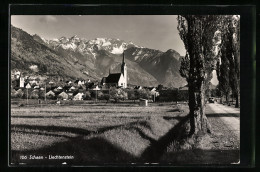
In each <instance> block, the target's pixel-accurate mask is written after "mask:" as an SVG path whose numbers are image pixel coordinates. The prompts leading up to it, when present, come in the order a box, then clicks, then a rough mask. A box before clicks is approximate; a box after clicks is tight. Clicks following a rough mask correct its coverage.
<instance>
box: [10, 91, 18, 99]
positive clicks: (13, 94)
mask: <svg viewBox="0 0 260 172" xmlns="http://www.w3.org/2000/svg"><path fill="white" fill-rule="evenodd" d="M16 97H17V92H16V90H15V89H11V98H16Z"/></svg>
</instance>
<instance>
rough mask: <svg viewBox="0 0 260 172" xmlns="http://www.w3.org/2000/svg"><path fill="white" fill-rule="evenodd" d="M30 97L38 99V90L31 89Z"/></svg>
mask: <svg viewBox="0 0 260 172" xmlns="http://www.w3.org/2000/svg"><path fill="white" fill-rule="evenodd" d="M30 98H31V99H38V98H39V91H38V90H34V91H32V92H31V95H30Z"/></svg>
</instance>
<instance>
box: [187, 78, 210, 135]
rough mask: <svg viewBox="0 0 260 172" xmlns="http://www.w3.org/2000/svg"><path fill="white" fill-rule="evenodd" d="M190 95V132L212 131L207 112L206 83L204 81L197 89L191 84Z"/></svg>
mask: <svg viewBox="0 0 260 172" xmlns="http://www.w3.org/2000/svg"><path fill="white" fill-rule="evenodd" d="M189 96H190V97H189V108H190V114H189V115H190V127H191V128H190V134H197V133H203V134H205V133H207V132H208V133H211V125H210V123H209V122H208V119H207V117H206V114H205V83H204V82H202V83H201V85H200V86H199V90H197V91H196V88H195V87H194V85H192V84H190V87H189Z"/></svg>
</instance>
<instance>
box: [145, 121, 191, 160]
mask: <svg viewBox="0 0 260 172" xmlns="http://www.w3.org/2000/svg"><path fill="white" fill-rule="evenodd" d="M188 119H189V118H188V116H185V117H184V118H183V119H182V120H181V121H180V122H179V123H178V124H176V125H175V126H174V127H173V128H172V129H171V130H170V131H169V132H168V133H167V134H165V135H164V136H163V137H161V138H160V139H159V140H158V141H157V142H152V143H151V145H150V146H149V147H148V148H147V149H146V150H145V151H144V152H143V154H142V156H141V161H143V162H158V160H159V158H160V157H161V156H162V154H163V153H164V152H165V150H166V148H167V146H168V145H169V144H170V143H171V142H172V141H174V139H175V138H176V137H177V135H178V133H179V129H180V127H181V126H182V125H183V124H184V123H185V122H186V121H187V120H188Z"/></svg>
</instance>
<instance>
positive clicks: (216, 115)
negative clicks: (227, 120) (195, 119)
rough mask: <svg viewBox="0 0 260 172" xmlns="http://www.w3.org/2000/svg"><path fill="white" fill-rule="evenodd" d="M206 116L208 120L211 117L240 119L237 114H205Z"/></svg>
mask: <svg viewBox="0 0 260 172" xmlns="http://www.w3.org/2000/svg"><path fill="white" fill-rule="evenodd" d="M206 116H207V117H208V118H211V117H214V118H215V117H240V114H239V113H207V114H206Z"/></svg>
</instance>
